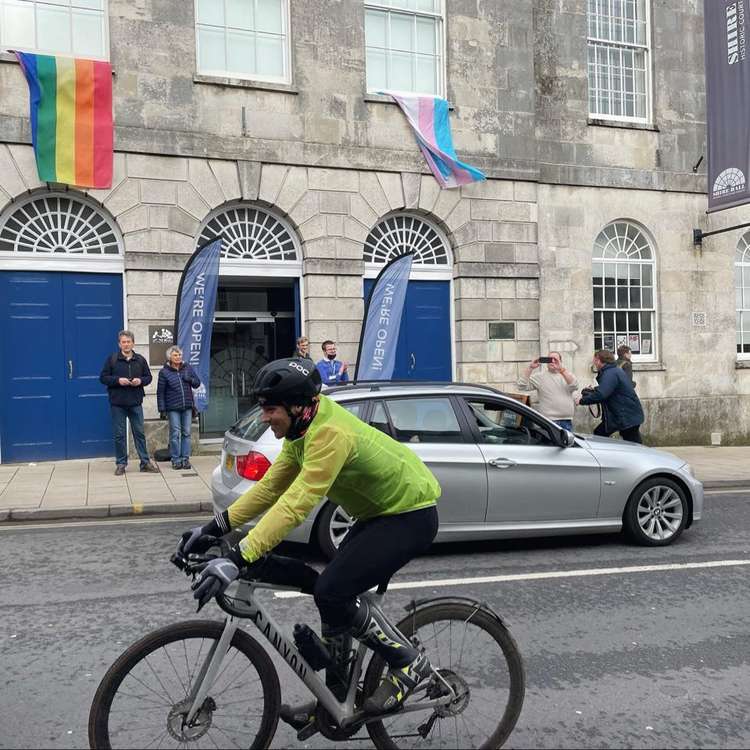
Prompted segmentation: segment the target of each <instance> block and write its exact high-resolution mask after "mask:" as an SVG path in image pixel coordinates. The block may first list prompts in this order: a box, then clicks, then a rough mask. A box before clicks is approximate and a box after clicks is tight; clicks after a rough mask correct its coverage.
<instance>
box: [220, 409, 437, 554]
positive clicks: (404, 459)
mask: <svg viewBox="0 0 750 750" xmlns="http://www.w3.org/2000/svg"><path fill="white" fill-rule="evenodd" d="M325 496H328V497H329V498H330V499H331V500H332V501H333V502H335V503H337V504H338V505H340V506H341V507H342V508H343V509H344V510H345V511H346V512H347V513H349V514H350V515H351V516H353V517H354V518H357V519H368V518H374V517H375V516H385V515H393V514H396V513H405V512H407V511H412V510H417V509H419V508H426V507H428V506H430V505H434V504H435V501H436V500H437V498H438V497H440V485H439V484H438V481H437V479H435V477H434V476H433V474H432V472H431V471H430V470H429V469H428V468H427V467H426V466H425V465H424V464H423V463H422V461H421V460H420V459H419V457H418V456H416V455H415V454H414V453H413V452H412V451H411V450H410V449H409V448H407V447H406V446H405V445H402V444H401V443H397V442H396V441H395V440H393V439H392V438H390V437H388V435H385V434H383V433H382V432H380V431H379V430H376V429H375V428H374V427H370V426H369V425H366V424H365V423H364V422H362V421H361V420H360V419H358V418H357V417H355V416H354V415H353V414H350V413H349V412H348V411H347V410H346V409H344V408H343V407H341V406H339V405H338V404H337V403H336V402H335V401H332V400H331V399H329V398H327V397H326V396H322V395H321V396H320V406H319V407H318V413H317V414H316V415H315V418H314V419H313V421H312V422H311V423H310V426H309V427H308V429H307V432H306V433H305V434H304V435H303V436H302V437H301V438H298V439H297V440H285V441H284V445H283V447H282V449H281V453H280V454H279V457H278V458H277V459H276V461H274V463H273V465H272V466H271V468H270V469H269V470H268V472H267V473H266V475H265V476H264V477H263V479H261V480H260V481H259V482H258V483H257V484H255V485H253V487H251V488H250V489H249V490H248V491H247V492H246V493H245V494H244V495H242V496H241V497H239V498H237V500H235V501H234V503H232V505H231V506H230V507H229V523H230V524H231V527H232V528H236V527H237V526H241V525H242V524H243V523H245V522H247V521H249V520H250V519H252V518H255V517H256V516H257V515H259V514H260V513H262V512H263V511H265V510H267V509H270V510H268V512H267V513H266V515H265V516H263V518H261V519H260V521H259V522H258V524H257V525H256V526H255V527H254V528H253V529H251V531H250V532H249V533H248V534H247V536H246V537H245V538H244V539H243V540H242V541H241V542H240V550H241V552H242V556H243V557H244V558H245V559H246V560H247V561H248V562H253V561H255V560H257V559H258V558H259V557H261V556H262V555H263V554H265V553H266V552H268V551H269V550H271V549H273V548H274V547H275V546H276V545H277V544H278V543H279V542H280V541H281V540H282V539H284V537H285V536H286V535H287V534H288V533H289V532H290V531H291V530H292V529H293V528H295V526H299V524H301V523H302V522H303V521H304V520H305V518H306V517H307V515H308V514H309V513H310V511H312V509H313V508H314V507H315V506H316V505H317V504H318V503H319V502H320V501H321V500H322V499H323V498H324V497H325Z"/></svg>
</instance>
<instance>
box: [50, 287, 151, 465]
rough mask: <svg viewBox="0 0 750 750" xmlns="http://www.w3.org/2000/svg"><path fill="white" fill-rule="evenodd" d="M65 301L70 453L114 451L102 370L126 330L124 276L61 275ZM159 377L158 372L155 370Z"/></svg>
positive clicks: (85, 454)
mask: <svg viewBox="0 0 750 750" xmlns="http://www.w3.org/2000/svg"><path fill="white" fill-rule="evenodd" d="M61 276H62V283H63V304H64V311H63V312H64V320H65V329H64V338H65V363H64V366H65V374H66V378H67V380H66V386H67V387H66V411H67V419H66V422H67V430H66V443H67V451H66V455H67V458H88V457H91V456H109V455H111V454H112V424H111V419H110V414H109V400H108V398H107V390H106V388H104V386H102V384H101V383H100V382H99V373H100V372H101V368H102V364H103V363H104V361H105V360H106V358H107V355H108V354H111V353H112V350H113V349H114V347H115V344H114V341H115V338H116V336H117V332H118V331H120V330H121V329H122V277H121V276H118V275H115V274H111V275H110V274H106V275H105V274H91V273H65V274H61ZM154 376H156V373H154Z"/></svg>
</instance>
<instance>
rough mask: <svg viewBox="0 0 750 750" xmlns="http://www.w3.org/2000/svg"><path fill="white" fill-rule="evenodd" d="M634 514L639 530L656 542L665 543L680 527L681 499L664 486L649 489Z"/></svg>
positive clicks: (641, 498) (642, 496)
mask: <svg viewBox="0 0 750 750" xmlns="http://www.w3.org/2000/svg"><path fill="white" fill-rule="evenodd" d="M636 512H637V514H638V525H639V526H640V527H641V530H642V531H643V533H644V534H645V535H646V536H647V537H648V538H649V539H653V540H654V541H656V542H663V541H666V540H667V539H669V538H670V537H672V536H674V535H675V534H676V533H677V531H679V529H680V528H681V527H682V519H683V516H684V513H683V510H682V498H681V497H680V496H679V495H678V494H677V493H676V492H675V491H674V490H673V489H672V488H671V487H667V486H665V485H660V484H657V485H655V486H653V487H649V489H647V490H646V491H645V492H644V493H643V494H642V495H641V497H640V500H639V501H638V509H637V511H636Z"/></svg>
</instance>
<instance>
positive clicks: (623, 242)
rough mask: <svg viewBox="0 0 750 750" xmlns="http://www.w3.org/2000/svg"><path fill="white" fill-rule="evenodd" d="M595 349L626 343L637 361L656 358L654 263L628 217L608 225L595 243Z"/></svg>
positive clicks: (646, 242)
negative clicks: (625, 219)
mask: <svg viewBox="0 0 750 750" xmlns="http://www.w3.org/2000/svg"><path fill="white" fill-rule="evenodd" d="M592 278H593V287H594V348H595V349H609V350H610V351H612V352H616V351H617V347H618V346H621V345H623V344H625V345H627V346H629V347H630V349H631V351H632V353H633V356H634V358H636V359H654V358H655V350H656V346H655V332H656V325H655V323H656V321H655V318H656V262H655V260H654V251H653V248H652V246H651V242H650V240H649V239H648V237H647V236H646V234H645V233H644V231H643V230H642V229H641V228H640V227H638V226H637V225H636V224H632V223H630V222H628V221H615V222H612V223H611V224H609V225H607V226H606V227H605V228H604V229H603V230H602V231H601V232H600V233H599V236H598V237H597V238H596V241H595V242H594V251H593V257H592Z"/></svg>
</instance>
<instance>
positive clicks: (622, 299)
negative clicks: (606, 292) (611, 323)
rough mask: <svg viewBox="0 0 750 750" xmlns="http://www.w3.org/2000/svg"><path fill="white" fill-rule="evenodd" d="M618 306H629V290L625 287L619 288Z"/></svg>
mask: <svg viewBox="0 0 750 750" xmlns="http://www.w3.org/2000/svg"><path fill="white" fill-rule="evenodd" d="M617 306H618V307H620V308H623V307H625V308H626V307H627V306H628V290H627V289H625V288H623V287H618V288H617Z"/></svg>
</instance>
